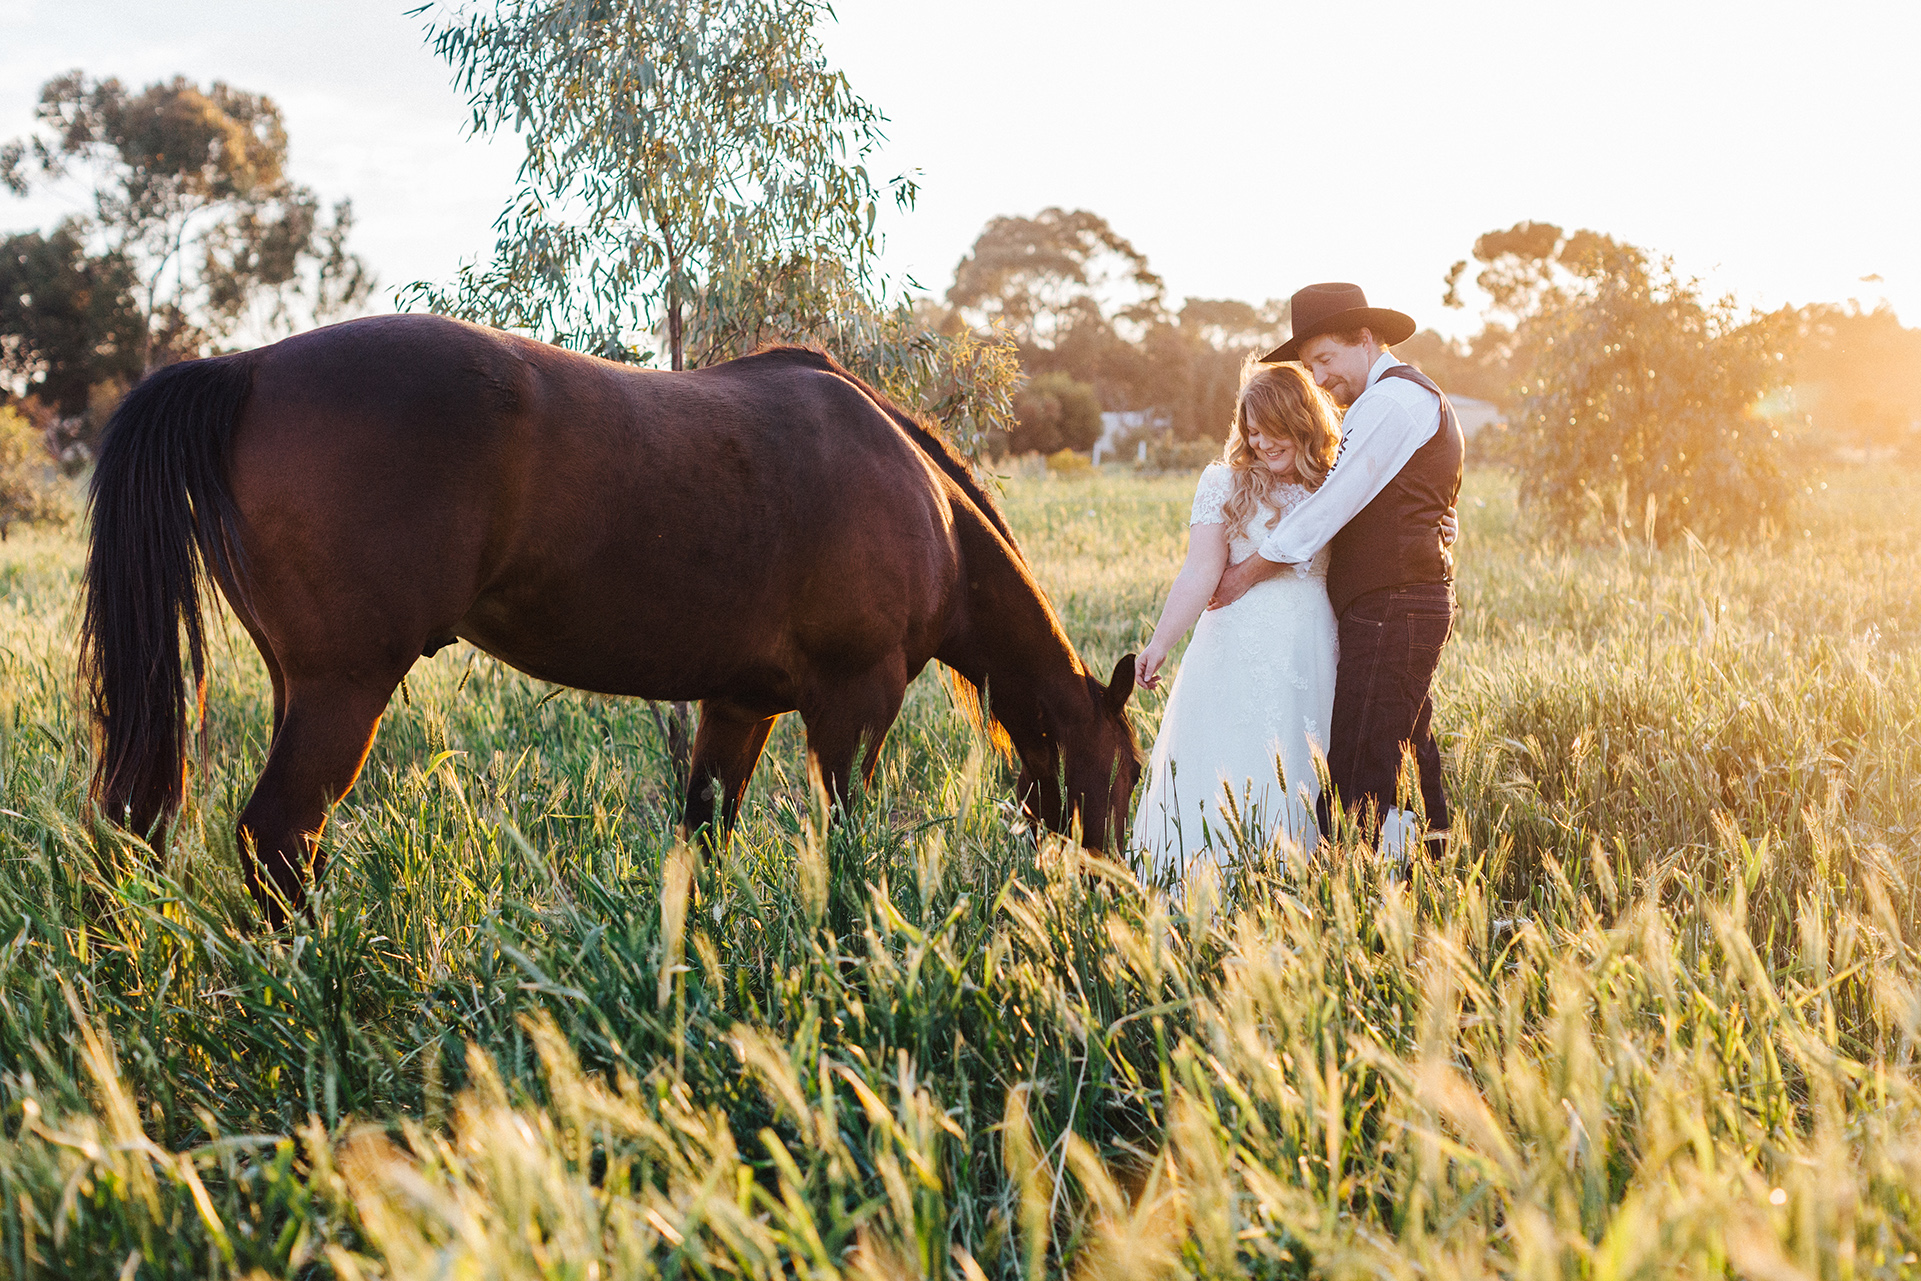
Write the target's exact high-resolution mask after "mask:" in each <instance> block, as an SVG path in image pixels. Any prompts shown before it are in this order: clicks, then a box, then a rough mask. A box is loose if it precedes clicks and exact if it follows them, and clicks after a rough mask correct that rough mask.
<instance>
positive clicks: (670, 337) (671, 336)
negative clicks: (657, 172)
mask: <svg viewBox="0 0 1921 1281" xmlns="http://www.w3.org/2000/svg"><path fill="white" fill-rule="evenodd" d="M672 246H673V242H672V240H669V241H668V261H667V274H668V281H669V284H668V286H667V351H668V359H669V360H670V361H671V363H672V368H673V369H674V372H676V373H678V372H680V371H681V370H683V369H685V368H686V367H687V363H686V352H685V349H684V348H683V346H682V343H681V323H680V296H679V294H678V293H677V292H676V291H675V289H674V286H673V284H672V280H673V277H674V275H675V274H676V273H677V272H678V271H679V270H680V263H679V260H678V259H677V258H675V256H674V253H673V247H672ZM654 722H655V724H657V725H659V726H660V733H661V737H663V738H665V739H666V740H667V759H668V762H669V763H670V764H671V765H672V767H673V771H674V780H675V782H677V783H678V784H679V785H680V787H681V788H682V790H683V791H684V790H685V789H686V787H687V786H688V783H689V782H690V781H691V780H692V778H693V775H694V705H693V704H692V703H683V702H672V703H669V704H667V714H666V715H665V716H663V715H661V712H660V705H659V704H658V703H656V704H655V705H654Z"/></svg>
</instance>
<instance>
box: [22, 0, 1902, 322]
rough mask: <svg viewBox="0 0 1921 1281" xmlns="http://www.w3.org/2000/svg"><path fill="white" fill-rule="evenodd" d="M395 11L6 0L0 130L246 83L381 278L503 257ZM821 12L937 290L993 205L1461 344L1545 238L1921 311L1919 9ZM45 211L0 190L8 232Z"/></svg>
mask: <svg viewBox="0 0 1921 1281" xmlns="http://www.w3.org/2000/svg"><path fill="white" fill-rule="evenodd" d="M416 3H418V0H337V2H334V3H299V4H294V3H286V2H284V0H244V2H242V0H168V2H167V3H165V4H155V3H152V2H151V0H138V2H135V0H0V32H5V39H4V41H0V139H5V138H10V137H14V136H17V135H18V134H20V133H22V132H24V131H25V130H26V129H27V127H28V126H29V124H30V123H31V112H32V106H33V101H34V97H35V94H36V92H37V89H38V86H39V84H40V83H41V82H42V81H43V80H45V79H46V78H47V77H49V76H51V75H53V74H55V73H57V72H60V71H63V70H66V69H69V68H72V67H81V68H84V69H85V70H86V71H87V72H88V73H89V74H92V75H108V74H112V75H118V76H119V77H121V79H122V80H124V81H127V82H129V83H130V84H133V85H141V84H145V83H147V82H149V81H151V80H154V79H158V78H160V77H163V76H171V75H173V74H175V73H184V74H186V75H188V76H190V77H193V78H195V79H196V80H200V81H202V82H204V81H207V80H211V79H215V78H221V79H225V80H227V81H228V82H230V83H232V84H235V85H237V86H240V87H244V88H248V89H254V90H259V91H264V92H266V93H268V94H271V95H272V96H273V97H275V98H276V99H278V100H279V101H280V103H281V105H282V107H283V108H284V109H285V111H286V115H287V119H288V127H289V131H290V133H291V136H292V139H293V169H294V173H295V176H296V177H297V178H299V179H300V180H301V181H304V182H306V183H308V184H309V185H311V186H313V187H315V188H317V189H318V190H319V191H320V192H321V193H322V194H323V195H324V196H328V197H337V196H340V195H351V196H352V197H353V199H354V205H355V209H356V211H357V214H358V218H359V227H358V231H357V232H356V235H355V240H354V243H355V245H356V247H357V248H358V249H359V250H360V251H361V252H362V253H363V254H364V255H365V256H366V257H367V258H368V259H369V260H370V261H371V262H372V263H373V265H374V266H375V268H376V269H377V271H378V272H379V274H380V277H381V279H382V282H383V284H384V285H386V286H388V287H392V286H395V285H400V284H404V283H406V282H408V281H410V280H414V279H419V278H423V277H424V278H431V279H446V278H448V277H449V276H451V274H452V273H453V271H454V269H455V267H456V265H457V264H458V263H459V262H460V261H461V260H462V259H463V258H471V257H473V256H475V255H478V254H481V253H483V252H485V250H486V249H487V247H488V246H489V245H490V244H491V242H492V235H491V230H490V228H491V223H492V221H493V218H494V217H495V216H496V215H497V214H498V213H499V211H500V209H501V207H502V205H503V203H504V202H505V200H506V198H507V196H508V194H509V191H510V183H511V178H512V171H513V167H514V164H515V162H516V160H517V159H518V150H517V148H516V147H514V146H513V145H512V144H511V143H507V144H487V143H482V142H478V141H473V140H469V139H466V138H465V137H464V135H463V128H464V125H465V121H466V110H465V108H464V105H463V103H462V101H461V99H460V98H459V96H458V95H456V94H455V93H454V92H453V90H452V88H451V87H450V84H449V78H448V74H447V69H446V68H445V66H444V65H443V64H441V63H439V62H438V61H436V60H435V58H434V57H433V56H432V54H431V53H430V52H429V51H428V50H427V49H426V48H425V46H424V44H423V42H422V39H421V30H422V27H421V20H420V19H418V18H409V17H407V16H406V12H405V11H406V9H407V8H409V7H413V5H414V4H416ZM835 8H836V10H837V12H838V14H839V18H840V20H839V22H838V24H836V25H834V26H832V27H830V28H828V29H827V30H826V31H825V33H824V38H825V40H826V43H827V46H828V50H829V53H830V56H831V57H832V58H833V59H834V60H835V61H836V62H837V63H838V64H839V65H840V66H841V67H843V68H844V69H845V70H846V71H847V72H848V74H849V75H850V76H851V77H852V79H853V82H854V85H855V88H856V89H857V90H858V91H859V92H860V93H861V94H863V95H864V96H865V97H866V98H868V99H869V100H870V101H871V102H873V103H875V104H876V105H878V106H879V107H881V109H882V110H884V111H885V112H886V113H887V114H888V116H889V117H890V118H891V120H892V124H891V125H890V127H889V133H890V138H891V141H890V143H889V146H888V148H887V151H886V153H885V154H884V155H883V156H882V157H880V158H879V159H878V160H877V162H876V165H875V168H876V170H877V171H878V172H879V173H880V174H881V175H882V176H886V175H891V174H893V173H896V172H900V171H902V170H906V169H916V170H919V171H920V174H921V181H922V192H923V194H922V199H921V203H920V207H919V208H918V209H917V210H916V211H915V212H914V213H912V214H909V215H906V216H903V217H894V218H891V219H890V220H889V221H888V222H887V223H886V224H885V226H886V228H887V232H888V251H887V258H886V266H887V268H888V269H889V271H890V272H892V273H894V274H895V275H896V276H900V277H905V276H910V275H911V276H912V277H913V278H915V279H917V280H918V281H919V282H920V283H921V284H922V285H923V286H925V287H927V288H929V289H931V290H933V291H936V292H938V291H941V290H944V289H945V288H946V285H947V283H948V281H949V280H950V279H951V277H952V273H953V268H954V264H955V262H956V261H958V259H959V258H960V256H961V255H962V254H963V253H965V252H966V250H967V248H968V246H969V245H970V244H971V243H972V241H973V238H974V236H975V235H976V234H978V232H979V231H980V228H981V226H982V224H983V223H985V222H986V220H987V219H988V218H990V217H992V216H994V215H995V214H1004V213H1023V214H1028V213H1033V212H1034V211H1036V210H1038V209H1040V208H1043V207H1045V206H1047V205H1051V204H1058V205H1063V206H1066V207H1069V208H1072V207H1077V206H1078V207H1083V208H1088V209H1092V210H1094V211H1095V212H1097V213H1100V214H1102V215H1103V216H1105V217H1106V218H1107V219H1108V220H1109V221H1110V222H1111V223H1112V224H1113V225H1114V227H1115V228H1116V229H1117V230H1118V231H1119V232H1120V233H1121V234H1123V235H1125V236H1127V237H1128V238H1129V239H1131V240H1132V241H1133V242H1134V244H1135V245H1136V246H1137V247H1138V248H1140V249H1141V250H1142V251H1143V252H1145V253H1146V254H1147V256H1148V258H1149V260H1150V262H1151V264H1152V265H1153V266H1154V268H1155V269H1156V270H1158V271H1159V272H1160V273H1161V274H1162V275H1163V276H1164V277H1165V278H1166V280H1167V283H1168V289H1169V293H1170V295H1171V296H1172V297H1174V298H1176V299H1179V298H1181V297H1184V296H1188V295H1197V296H1203V297H1238V298H1245V299H1248V300H1250V301H1256V302H1258V301H1260V300H1262V299H1264V298H1269V297H1280V296H1285V295H1286V294H1288V293H1290V292H1292V291H1293V290H1294V289H1296V288H1298V287H1299V286H1301V285H1303V284H1308V283H1311V282H1314V281H1319V280H1330V279H1349V280H1355V281H1358V282H1360V283H1361V284H1362V285H1363V286H1364V287H1365V288H1366V289H1367V291H1368V294H1369V298H1370V300H1371V301H1373V302H1375V303H1376V304H1377V305H1382V306H1392V307H1397V308H1400V309H1402V310H1405V311H1408V312H1410V313H1412V314H1413V315H1414V316H1415V318H1416V319H1417V320H1419V321H1421V322H1422V323H1423V324H1432V325H1435V326H1437V327H1439V328H1442V329H1444V330H1447V331H1451V332H1461V331H1464V330H1468V329H1471V328H1472V327H1473V325H1474V320H1473V317H1472V316H1471V315H1468V314H1464V313H1460V312H1454V313H1449V312H1446V311H1444V310H1442V308H1441V307H1440V305H1439V299H1440V294H1441V280H1442V277H1443V275H1444V274H1445V272H1446V270H1447V268H1448V266H1449V264H1450V263H1452V262H1453V261H1454V260H1456V259H1458V258H1463V257H1466V256H1467V255H1468V252H1469V250H1470V248H1471V246H1472V244H1473V241H1474V238H1475V236H1476V235H1478V234H1479V233H1481V232H1483V231H1486V230H1489V229H1490V228H1494V227H1505V226H1508V225H1509V224H1511V223H1514V222H1516V221H1519V220H1521V219H1524V218H1534V219H1545V220H1548V221H1552V222H1557V223H1560V224H1562V225H1563V226H1566V227H1569V228H1573V227H1592V228H1594V229H1596V230H1599V231H1605V232H1609V233H1612V234H1613V235H1615V236H1617V237H1621V238H1624V239H1627V240H1629V241H1632V242H1634V243H1637V244H1641V245H1644V246H1647V247H1650V248H1653V249H1657V250H1661V251H1664V252H1667V253H1670V254H1672V255H1673V256H1674V257H1675V259H1676V260H1677V261H1678V263H1679V265H1680V266H1681V267H1682V268H1683V269H1684V270H1686V271H1689V272H1693V273H1696V274H1699V275H1702V276H1704V277H1706V278H1707V279H1708V281H1709V282H1710V284H1711V285H1712V286H1714V287H1715V288H1716V289H1717V290H1732V291H1735V292H1737V293H1738V294H1739V295H1740V296H1741V297H1742V299H1743V300H1744V301H1747V302H1750V303H1754V304H1757V305H1765V306H1772V305H1777V304H1780V303H1783V302H1794V303H1801V302H1810V301H1819V300H1838V299H1845V298H1850V297H1853V298H1859V299H1861V300H1862V301H1863V302H1865V303H1869V304H1872V303H1873V302H1874V301H1876V300H1877V299H1879V298H1882V297H1885V298H1887V299H1888V300H1889V301H1891V302H1892V303H1893V304H1894V305H1895V307H1896V308H1897V309H1898V310H1899V311H1900V313H1901V315H1902V317H1903V319H1904V320H1905V321H1906V323H1908V324H1910V325H1916V324H1921V217H1917V214H1918V213H1921V154H1918V153H1917V143H1916V139H1917V138H1921V76H1916V75H1915V74H1914V67H1913V61H1914V59H1915V58H1916V56H1917V54H1918V53H1921V3H1915V2H1914V0H1890V2H1884V3H1869V2H1866V0H1830V3H1828V4H1825V5H1821V6H1808V5H1806V4H1794V5H1789V4H1786V3H1777V2H1776V0H1742V2H1740V3H1720V2H1714V3H1709V2H1706V0H1652V2H1650V0H1609V3H1606V4H1601V3H1593V2H1590V3H1587V4H1580V5H1575V4H1569V3H1562V2H1560V0H1550V2H1547V3H1543V2H1542V0H1521V2H1510V0H1474V2H1472V3H1446V2H1444V0H1442V2H1437V0H1426V2H1425V3H1413V2H1408V0H1371V2H1370V3H1367V4H1345V3H1334V2H1331V0H1320V2H1319V3H1311V4H1289V5H1280V4H1274V3H1272V2H1271V0H1265V2H1261V3H1255V2H1252V0H1248V2H1241V0H1201V2H1199V3H1192V4H1188V5H1170V4H1167V3H1165V2H1164V0H1162V2H1160V3H1152V4H1148V3H1133V2H1132V0H1107V2H1105V3H1099V4H1096V3H1087V2H1083V0H969V3H967V4H965V5H950V4H930V3H927V2H926V0H838V2H837V3H836V5H835ZM74 199H75V198H74V197H73V196H71V195H69V196H68V197H67V198H66V200H67V202H68V206H70V205H71V203H72V202H73V200H74ZM62 207H63V206H62V204H61V201H60V200H59V199H57V198H46V197H43V198H38V199H34V200H29V201H19V200H14V199H12V198H11V197H7V196H5V195H3V194H0V228H6V229H17V228H22V227H29V226H44V225H46V224H48V223H50V222H51V221H52V220H53V219H54V218H55V217H57V216H58V213H59V211H60V209H61V208H62ZM1871 275H1878V276H1879V277H1881V278H1882V279H1881V280H1880V281H1868V282H1864V281H1863V280H1862V279H1861V278H1862V277H1864V276H1871Z"/></svg>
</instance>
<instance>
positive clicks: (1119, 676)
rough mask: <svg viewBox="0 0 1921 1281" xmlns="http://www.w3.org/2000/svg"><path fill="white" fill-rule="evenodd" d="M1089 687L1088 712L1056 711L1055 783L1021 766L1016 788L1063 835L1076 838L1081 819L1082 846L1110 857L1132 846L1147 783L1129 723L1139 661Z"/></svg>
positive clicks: (1129, 659) (1128, 660) (1124, 660)
mask: <svg viewBox="0 0 1921 1281" xmlns="http://www.w3.org/2000/svg"><path fill="white" fill-rule="evenodd" d="M1083 679H1084V681H1085V685H1086V701H1085V704H1084V705H1083V706H1068V707H1056V708H1053V709H1051V710H1052V711H1053V712H1054V717H1053V719H1054V721H1055V724H1054V727H1053V729H1054V733H1053V738H1054V743H1053V744H1052V746H1053V747H1054V748H1055V754H1054V755H1055V758H1054V760H1053V761H1051V762H1049V764H1050V765H1051V766H1052V768H1051V769H1050V770H1049V773H1051V774H1053V775H1054V777H1052V778H1047V779H1043V778H1041V777H1039V776H1037V775H1036V773H1035V772H1034V770H1033V769H1032V767H1031V766H1030V765H1029V764H1028V763H1026V762H1025V761H1023V764H1022V766H1021V771H1020V778H1019V781H1018V782H1017V783H1016V785H1015V787H1016V795H1018V796H1019V797H1020V798H1021V804H1022V805H1023V806H1024V807H1025V808H1026V810H1027V812H1028V815H1029V816H1030V817H1032V818H1034V819H1036V820H1038V821H1039V822H1041V823H1043V824H1045V825H1046V826H1047V827H1048V828H1049V829H1051V830H1053V831H1056V832H1061V833H1066V832H1069V831H1071V830H1072V829H1073V826H1074V821H1075V820H1076V819H1077V818H1078V819H1079V821H1080V829H1081V841H1082V843H1083V844H1085V845H1086V846H1087V848H1089V849H1091V850H1104V849H1107V848H1109V847H1110V846H1111V845H1113V844H1115V843H1117V842H1125V841H1126V839H1127V809H1128V804H1129V802H1130V801H1131V800H1132V798H1133V795H1134V785H1135V784H1136V783H1138V782H1140V778H1141V752H1140V747H1139V745H1138V744H1137V743H1136V742H1135V741H1134V727H1133V726H1132V725H1130V724H1129V723H1128V720H1127V700H1128V697H1129V695H1131V694H1133V692H1134V655H1132V654H1125V655H1122V657H1121V660H1120V661H1119V662H1118V663H1115V664H1114V675H1113V676H1112V677H1111V678H1110V679H1109V680H1108V682H1107V684H1105V685H1103V684H1101V683H1100V681H1099V680H1097V679H1096V678H1094V677H1092V676H1088V677H1085V678H1083ZM1070 701H1072V700H1070ZM1063 784H1064V785H1065V787H1066V795H1065V797H1063V796H1062V791H1061V788H1062V785H1063Z"/></svg>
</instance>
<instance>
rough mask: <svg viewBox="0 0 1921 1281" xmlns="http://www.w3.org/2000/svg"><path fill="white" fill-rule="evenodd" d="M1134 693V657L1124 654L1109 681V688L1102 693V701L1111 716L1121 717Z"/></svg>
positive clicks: (1115, 665)
mask: <svg viewBox="0 0 1921 1281" xmlns="http://www.w3.org/2000/svg"><path fill="white" fill-rule="evenodd" d="M1133 692H1134V655H1132V654H1122V655H1121V661H1120V662H1118V663H1116V664H1114V675H1113V676H1112V677H1110V678H1109V679H1108V682H1107V688H1106V689H1105V690H1103V691H1102V693H1101V701H1102V702H1103V703H1105V704H1106V705H1107V710H1108V711H1109V712H1110V713H1111V714H1113V715H1115V716H1119V715H1120V714H1121V709H1122V708H1123V707H1126V706H1127V700H1128V697H1129V696H1130V695H1132V694H1133Z"/></svg>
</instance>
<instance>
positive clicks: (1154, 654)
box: [1134, 641, 1167, 689]
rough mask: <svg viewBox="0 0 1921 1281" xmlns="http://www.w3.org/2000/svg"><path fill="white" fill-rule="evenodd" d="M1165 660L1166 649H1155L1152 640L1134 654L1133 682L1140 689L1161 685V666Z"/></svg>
mask: <svg viewBox="0 0 1921 1281" xmlns="http://www.w3.org/2000/svg"><path fill="white" fill-rule="evenodd" d="M1166 662H1167V651H1166V650H1164V649H1156V648H1155V647H1154V643H1153V642H1152V641H1149V642H1148V645H1147V648H1146V649H1144V650H1142V651H1141V652H1140V653H1139V654H1137V655H1135V656H1134V683H1135V684H1136V685H1138V686H1140V687H1141V688H1142V689H1159V688H1160V687H1161V667H1162V665H1163V664H1165V663H1166Z"/></svg>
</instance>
